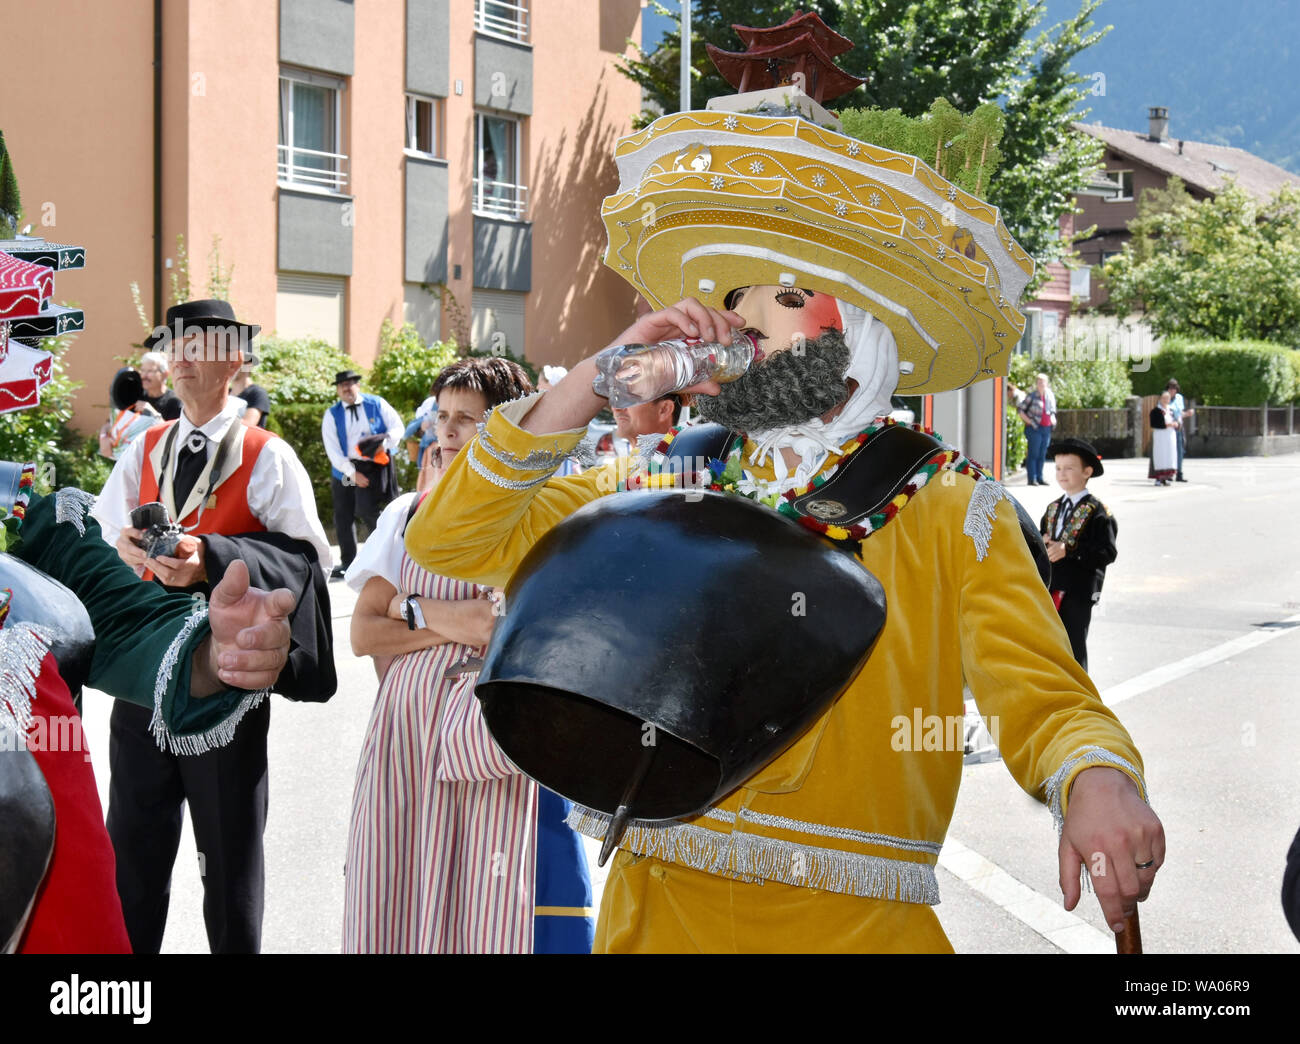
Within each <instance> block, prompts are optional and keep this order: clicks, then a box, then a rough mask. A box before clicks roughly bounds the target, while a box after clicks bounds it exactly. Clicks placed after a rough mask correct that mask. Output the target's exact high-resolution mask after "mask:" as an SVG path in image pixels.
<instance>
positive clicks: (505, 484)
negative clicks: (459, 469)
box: [465, 440, 560, 491]
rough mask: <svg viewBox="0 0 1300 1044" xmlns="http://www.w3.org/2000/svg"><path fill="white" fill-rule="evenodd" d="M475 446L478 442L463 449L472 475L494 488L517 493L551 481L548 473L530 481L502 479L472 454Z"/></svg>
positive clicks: (557, 465)
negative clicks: (483, 479)
mask: <svg viewBox="0 0 1300 1044" xmlns="http://www.w3.org/2000/svg"><path fill="white" fill-rule="evenodd" d="M477 446H478V441H477V440H475V441H474V442H471V443H470V444H469V445H468V446H466V447H465V452H466V453H467V454H468V455H469V457H468V459H469V466H470V470H472V471H473V472H474V474H476V475H478V476H480V477H481V478H485V479H487V480H488V481H489V482H491V483H492V485H494V486H500V487H501V488H502V489H510V490H515V491H518V490H523V489H532V488H533V487H534V486H540V485H542V484H543V483H544V482H550V481H551V475H550V473H549V472H548V473H547V474H545V475H539V476H538V477H537V478H532V479H508V478H502V477H501V476H500V475H498V474H497V473H496V472H495V471H493V470H492V469H491V468H489V467H487V466H486V465H485V464H484V463H483V462H482V461H481V460H479V459H478V456H477V455H476V454H475V452H474V451H475V449H476V448H477ZM555 466H556V467H557V468H558V467H559V466H560V465H559V464H556V465H555Z"/></svg>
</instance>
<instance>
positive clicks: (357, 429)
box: [320, 399, 406, 477]
mask: <svg viewBox="0 0 1300 1044" xmlns="http://www.w3.org/2000/svg"><path fill="white" fill-rule="evenodd" d="M339 401H340V402H342V401H343V400H342V399H340V400H339ZM356 406H357V409H356V414H355V416H354V415H353V413H352V411H351V410H349V409H348V406H347V403H343V421H344V424H345V426H346V430H347V433H348V444H347V446H340V445H339V431H338V427H337V426H336V425H335V423H334V415H333V412H332V411H333V409H334V407H332V406H331V407H330V408H329V409H328V410H326V411H325V416H324V417H323V418H321V422H320V437H321V440H322V441H323V442H324V443H325V453H326V455H327V456H328V457H329V459H330V463H331V464H332V465H334V467H335V469H336V470H338V471H341V472H343V474H344V475H347V476H349V477H350V476H352V475H355V474H356V471H357V469H356V465H355V464H353V463H352V461H351V460H349V459H348V453H349V452H351V451H352V450H353V449H354V448H356V445H357V443H358V442H359V441H360V440H361V439H364V438H365V437H366V436H368V435H371V434H378V433H377V432H374V433H372V432H371V430H370V418H368V417H367V416H366V407H365V404H364V403H363V402H362V401H361V400H360V399H358V400H357V401H356ZM379 415H380V416H381V417H382V418H383V420H384V427H385V428H386V429H387V431H386V432H385V433H384V446H385V447H387V448H388V449H389V450H395V449H397V447H398V446H400V445H401V444H402V441H403V440H404V439H405V438H406V424H405V422H403V420H402V415H401V414H400V413H398V412H397V411H396V410H395V409H393V407H391V406H390V405H388V400H386V399H380V400H379Z"/></svg>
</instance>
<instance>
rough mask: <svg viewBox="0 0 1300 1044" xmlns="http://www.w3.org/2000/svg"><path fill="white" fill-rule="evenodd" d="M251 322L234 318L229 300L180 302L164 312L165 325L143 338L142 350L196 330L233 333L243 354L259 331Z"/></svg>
mask: <svg viewBox="0 0 1300 1044" xmlns="http://www.w3.org/2000/svg"><path fill="white" fill-rule="evenodd" d="M261 329H262V328H261V327H260V326H258V325H256V324H255V323H245V322H242V321H240V320H239V319H236V318H235V310H234V309H233V308H232V307H230V302H229V301H222V300H219V299H217V298H208V299H206V300H203V301H182V302H181V303H180V304H174V305H172V306H171V307H170V308H168V309H167V324H166V325H165V326H161V327H157V328H155V329H154V331H153V332H152V333H151V334H149V336H148V337H146V338H145V339H144V347H145V349H146V350H150V349H152V348H154V347H155V346H158V345H162V346H163V347H164V348H165V347H166V346H167V345H168V344H169V343H170V342H171V341H172V340H175V339H179V338H181V337H184V336H185V335H186V334H188V333H191V332H194V331H197V330H237V331H239V333H238V336H239V343H240V347H241V349H242V350H243V351H244V352H245V353H247V352H248V351H249V343H250V342H251V341H252V339H253V338H254V337H256V336H257V335H258V333H259V332H260V331H261Z"/></svg>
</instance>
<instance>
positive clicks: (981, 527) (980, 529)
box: [961, 479, 1011, 562]
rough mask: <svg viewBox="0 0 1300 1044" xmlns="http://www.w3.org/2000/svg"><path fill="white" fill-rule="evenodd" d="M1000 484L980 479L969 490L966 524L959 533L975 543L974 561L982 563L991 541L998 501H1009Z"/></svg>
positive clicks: (995, 481)
mask: <svg viewBox="0 0 1300 1044" xmlns="http://www.w3.org/2000/svg"><path fill="white" fill-rule="evenodd" d="M1010 499H1011V498H1010V496H1009V495H1008V494H1007V491H1006V490H1005V489H1003V488H1002V483H1001V482H998V481H997V480H996V479H980V480H979V481H978V482H976V483H975V488H974V489H973V490H971V495H970V503H969V504H968V505H967V507H966V522H965V524H964V525H963V526H962V527H961V531H962V532H963V533H965V534H966V535H967V536H968V537H970V538H971V539H972V540H973V541H975V561H977V562H983V561H984V557H985V555H987V554H988V553H989V541H990V540H992V539H993V520H994V519H995V518H997V511H998V501H999V500H1010Z"/></svg>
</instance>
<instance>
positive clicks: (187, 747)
mask: <svg viewBox="0 0 1300 1044" xmlns="http://www.w3.org/2000/svg"><path fill="white" fill-rule="evenodd" d="M92 503H93V500H92V498H90V497H89V496H88V495H87V494H85V493H82V492H81V491H80V490H61V491H59V492H58V493H57V494H55V495H53V496H48V497H42V496H40V495H39V494H33V495H32V497H31V501H30V503H29V504H28V506H27V514H26V518H25V520H24V521H23V523H22V525H21V528H20V529H19V530H18V532H17V534H15V533H14V532H13V530H12V528H10V532H9V536H8V543H9V552H10V553H11V554H13V555H14V556H15V557H17V558H20V559H22V560H23V561H25V562H27V563H28V564H29V565H31V566H34V567H35V568H36V569H39V570H40V571H41V572H43V573H45V574H47V575H48V576H50V577H53V578H54V579H55V580H58V581H59V582H60V583H62V584H63V585H64V586H65V587H68V588H69V589H71V590H72V592H73V593H74V594H75V595H76V596H77V597H78V598H79V599H80V600H81V603H82V604H83V605H84V606H85V607H86V611H87V612H88V613H89V614H90V620H91V623H92V624H93V625H94V628H95V653H94V659H93V662H92V664H91V670H90V679H89V684H90V685H91V686H93V687H94V688H96V689H101V690H102V691H104V692H107V693H108V694H109V695H111V696H114V697H117V698H118V699H124V700H128V701H130V702H131V703H135V704H139V705H140V706H142V707H148V708H150V709H151V710H153V711H154V721H153V724H152V729H153V734H154V737H155V739H157V740H158V743H159V746H164V747H166V748H167V749H169V750H171V751H172V752H173V753H177V754H199V753H203V752H204V751H206V750H209V749H211V748H213V747H218V746H222V745H224V744H225V743H227V742H229V740H230V737H231V736H232V735H233V734H234V730H235V726H236V725H237V724H238V723H239V720H240V718H242V717H243V715H244V714H245V713H246V712H247V711H248V710H249V709H251V708H252V707H254V706H256V705H257V704H258V703H260V702H261V700H263V699H265V698H266V695H267V694H266V692H265V691H263V692H258V693H252V692H247V691H244V690H239V689H228V690H225V691H222V692H218V693H216V694H214V695H212V696H208V697H204V698H195V697H192V696H191V695H190V667H191V658H192V656H193V655H194V653H195V651H196V650H197V649H198V647H199V646H200V645H201V644H202V643H203V640H204V639H205V638H207V637H208V635H209V634H210V633H211V628H210V627H209V625H208V609H207V603H206V602H205V601H202V600H197V599H195V598H191V597H190V596H188V595H184V594H172V593H169V592H167V591H165V590H163V588H162V587H160V586H159V585H157V584H152V583H145V582H143V581H142V580H141V579H140V578H139V577H138V576H136V575H135V572H134V571H133V570H132V569H131V568H130V567H129V566H127V565H126V564H125V563H124V562H123V561H122V560H121V559H120V558H119V557H118V555H117V552H116V550H114V549H113V548H112V547H111V546H109V545H108V544H107V543H105V542H104V538H103V536H102V535H101V533H100V529H99V524H98V523H97V522H96V521H95V520H94V518H92V517H91V516H90V514H89V513H88V512H89V508H90V505H91V504H92ZM9 525H10V527H12V525H13V523H12V520H11V521H10V523H9ZM21 600H22V592H21V591H15V592H14V613H15V616H16V617H18V618H21V616H22V612H21ZM12 622H13V621H12V620H11V621H10V623H11V624H12Z"/></svg>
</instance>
